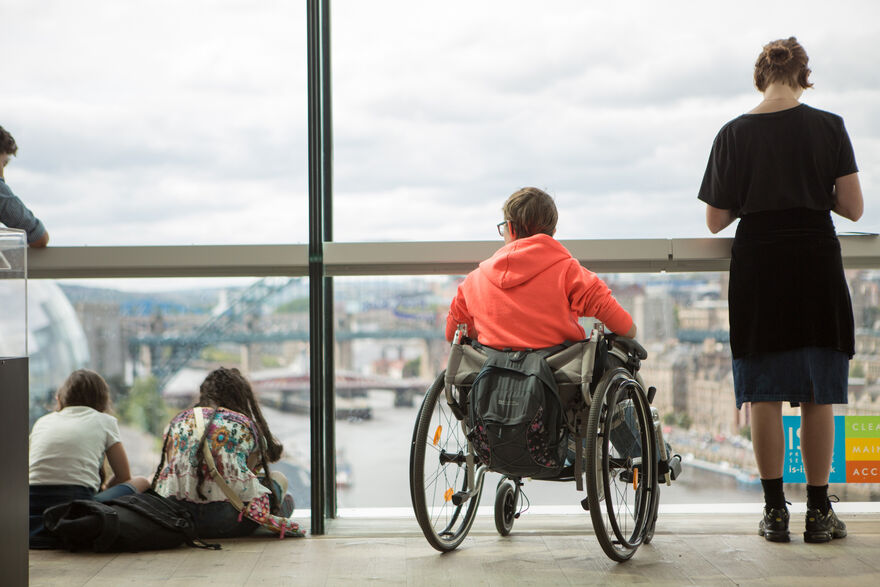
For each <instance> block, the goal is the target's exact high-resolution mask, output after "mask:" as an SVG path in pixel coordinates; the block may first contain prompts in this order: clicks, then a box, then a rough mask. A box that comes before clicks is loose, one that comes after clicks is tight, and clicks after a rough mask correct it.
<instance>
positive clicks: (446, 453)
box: [410, 329, 676, 562]
mask: <svg viewBox="0 0 880 587" xmlns="http://www.w3.org/2000/svg"><path fill="white" fill-rule="evenodd" d="M469 343H470V341H469V339H467V338H466V337H465V336H464V333H463V331H462V330H459V331H458V333H457V334H456V337H455V340H454V341H453V344H452V348H451V350H450V354H449V361H448V363H447V368H446V370H444V371H443V372H442V373H440V375H439V376H438V377H437V379H436V380H435V381H434V383H433V384H432V385H431V386H430V388H429V389H428V390H427V392H426V394H425V398H424V400H423V402H422V406H421V408H420V410H419V414H418V416H417V418H416V424H415V427H414V430H413V439H412V444H411V447H410V496H411V499H412V503H413V509H414V511H415V514H416V519H417V520H418V522H419V526H420V527H421V529H422V532H423V533H424V535H425V538H426V539H427V540H428V542H429V543H430V544H431V546H432V547H434V548H435V549H437V550H439V551H441V552H447V551H450V550H454V549H455V548H457V547H458V546H459V545H460V544H461V543H462V541H463V540H464V539H465V538H466V536H467V534H468V532H469V531H470V528H471V526H472V525H473V522H474V519H475V517H476V513H477V508H478V506H479V502H480V498H481V494H482V490H483V481H484V478H485V474H486V473H487V472H489V471H490V469H489V468H488V467H487V466H486V465H485V464H483V463H480V462H479V461H478V457H477V456H476V455H475V453H474V450H473V447H472V445H471V443H470V441H469V440H468V439H467V432H468V426H469V424H468V421H467V420H468V418H467V414H468V410H467V401H468V393H469V391H470V384H471V383H472V382H473V380H474V379H475V378H476V375H477V373H479V371H480V369H481V368H482V365H483V363H484V362H485V360H486V355H485V354H483V353H482V352H480V351H479V350H478V349H476V348H474V347H472V346H471V345H470V344H469ZM645 358H647V352H646V351H645V350H644V349H643V348H642V347H641V345H639V344H638V343H637V342H636V341H634V340H632V339H625V338H617V337H615V336H614V335H604V334H602V332H601V330H600V329H594V330H593V331H592V332H591V333H590V337H589V338H588V339H586V340H584V341H580V342H577V343H574V344H572V345H570V346H568V347H566V348H564V349H563V350H561V351H559V352H557V353H554V354H553V355H551V356H549V357H547V359H546V360H547V363H548V364H549V365H550V367H551V370H552V371H553V373H554V378H555V379H556V382H557V385H558V386H559V392H560V399H561V400H562V405H563V409H564V413H565V418H564V420H565V426H566V429H567V432H568V438H570V439H573V443H574V452H575V455H574V462H573V463H572V464H570V465H568V466H566V467H565V468H563V470H562V471H561V472H560V474H559V476H558V477H553V478H551V479H541V480H542V481H544V480H546V481H575V483H576V485H577V490H578V491H583V488H584V479H585V478H586V488H587V497H586V499H584V500H583V501H582V502H581V505H582V506H583V507H584V509H587V510H589V512H590V516H591V518H592V523H593V529H594V531H595V534H596V537H597V539H598V541H599V543H600V545H601V546H602V549H603V550H604V552H605V553H606V555H608V557H609V558H611V559H612V560H615V561H618V562H622V561H625V560H628V559H629V558H630V557H632V555H633V554H634V553H635V551H636V550H637V549H638V547H639V546H640V545H641V544H646V543H648V542H650V541H651V539H652V538H653V534H654V527H655V524H656V520H657V509H658V505H659V484H660V483H661V482H664V483H666V484H669V483H670V482H671V481H672V480H673V479H674V478H675V474H674V473H675V472H676V469H675V468H671V467H670V459H671V458H672V457H670V455H668V454H667V450H666V443H665V441H664V439H663V433H662V430H661V428H660V426H659V415H658V413H657V410H656V408H653V407H651V406H650V404H651V401H652V400H653V398H654V394H655V392H656V390H655V389H654V388H653V387H651V388H648V389H647V391H646V389H645V385H644V381H643V380H642V378H641V376H640V375H639V373H638V371H639V366H640V362H641V361H642V360H644V359H645ZM596 406H597V407H598V408H597V409H596V408H595V407H596ZM624 424H625V426H623V427H621V426H622V425H624ZM645 454H653V455H655V458H650V459H643V458H642V455H645ZM434 465H436V469H431V467H432V466H434ZM497 472H499V473H501V474H502V479H501V481H500V482H499V484H498V487H497V488H496V495H495V527H496V529H497V531H498V532H499V534H501V535H502V536H506V535H507V534H509V533H510V531H511V529H512V527H513V522H514V521H515V519H516V518H518V517H519V513H518V511H517V510H518V507H519V503H520V500H521V496H522V492H521V489H520V488H521V486H522V479H521V478H519V477H516V476H512V475H507V474H505V473H504V471H497ZM630 489H631V490H630Z"/></svg>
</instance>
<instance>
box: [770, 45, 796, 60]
mask: <svg viewBox="0 0 880 587" xmlns="http://www.w3.org/2000/svg"><path fill="white" fill-rule="evenodd" d="M793 57H794V55H793V54H792V52H791V49H789V48H788V47H786V46H784V45H775V46H773V47H769V48H768V49H767V61H769V62H770V63H772V64H773V65H785V64H786V63H788V62H789V61H791V59H792V58H793Z"/></svg>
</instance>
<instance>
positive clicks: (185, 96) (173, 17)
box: [0, 0, 308, 245]
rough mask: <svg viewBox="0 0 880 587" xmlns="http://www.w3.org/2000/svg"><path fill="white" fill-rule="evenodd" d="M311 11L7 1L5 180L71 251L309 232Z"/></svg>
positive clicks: (272, 5)
mask: <svg viewBox="0 0 880 587" xmlns="http://www.w3.org/2000/svg"><path fill="white" fill-rule="evenodd" d="M305 17H306V11H305V6H301V5H300V4H296V3H283V2H260V3H256V4H255V3H250V2H219V3H218V2H182V3H181V2H172V1H170V0H159V1H157V2H154V3H152V4H150V5H149V6H146V5H139V4H131V3H125V2H122V3H120V2H114V1H112V0H84V1H83V2H77V3H64V2H56V3H53V4H52V6H51V9H46V8H43V9H37V8H35V7H34V5H33V4H32V3H29V2H26V1H19V0H12V1H11V2H7V3H4V6H3V20H4V22H6V23H10V24H11V23H15V26H9V27H7V30H6V31H5V32H4V34H3V46H4V48H5V53H6V54H7V55H8V57H7V58H6V59H4V65H3V73H4V78H5V82H4V91H3V93H2V95H0V112H2V113H3V120H2V121H0V123H2V125H3V127H4V128H5V129H6V130H8V131H9V132H11V133H12V135H13V136H14V137H15V139H16V141H17V143H18V146H19V150H18V156H17V157H15V158H14V159H13V160H12V162H11V163H10V165H9V166H8V167H7V169H6V180H7V182H8V183H9V186H10V187H11V188H12V190H13V191H14V192H15V193H16V194H17V195H18V196H19V197H21V198H22V199H23V200H24V201H25V202H26V203H27V204H28V206H29V207H30V208H31V209H32V210H33V211H34V213H35V214H36V215H37V216H38V217H39V218H41V219H42V220H43V222H44V223H45V225H46V227H47V229H48V230H49V232H50V234H51V236H52V242H53V244H57V245H80V244H90V245H105V244H116V245H134V244H226V243H230V242H232V243H279V242H304V241H306V240H307V235H308V230H307V214H306V213H305V212H304V211H305V210H306V207H307V204H306V202H307V192H308V177H307V164H308V157H307V131H306V129H307V118H306V101H307V93H306V51H305V35H306V25H305Z"/></svg>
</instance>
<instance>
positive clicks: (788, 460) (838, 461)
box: [782, 416, 846, 483]
mask: <svg viewBox="0 0 880 587" xmlns="http://www.w3.org/2000/svg"><path fill="white" fill-rule="evenodd" d="M844 418H845V416H834V454H833V456H832V458H831V475H830V476H829V478H828V482H829V483H846V425H845V423H844ZM782 431H783V433H784V434H785V469H784V470H783V472H782V479H783V480H784V481H785V482H786V483H806V482H807V477H806V475H805V474H804V461H803V459H802V458H801V417H800V416H783V417H782Z"/></svg>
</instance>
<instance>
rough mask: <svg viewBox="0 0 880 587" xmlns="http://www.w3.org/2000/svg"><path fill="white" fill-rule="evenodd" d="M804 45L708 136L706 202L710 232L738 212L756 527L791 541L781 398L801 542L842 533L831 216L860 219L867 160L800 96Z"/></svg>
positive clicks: (848, 308) (744, 392) (838, 317)
mask: <svg viewBox="0 0 880 587" xmlns="http://www.w3.org/2000/svg"><path fill="white" fill-rule="evenodd" d="M807 61H808V58H807V54H806V52H805V51H804V48H803V47H802V46H801V45H800V43H798V42H797V39H795V38H794V37H790V38H788V39H780V40H777V41H772V42H770V43H768V44H767V45H766V46H765V47H764V49H763V51H762V52H761V54H760V56H759V57H758V60H757V62H756V63H755V86H756V87H757V88H758V90H759V91H760V92H762V93H763V95H764V99H763V100H762V101H761V103H760V104H758V105H757V106H756V107H755V108H754V109H753V110H752V111H750V112H749V113H747V114H743V115H742V116H739V117H738V118H735V119H734V120H732V121H730V122H729V123H727V124H726V125H725V126H724V127H723V128H722V129H721V131H720V132H719V133H718V136H717V137H716V138H715V142H714V144H713V145H712V152H711V153H710V155H709V163H708V165H707V167H706V173H705V176H704V177H703V184H702V186H701V187H700V194H699V198H700V199H701V200H703V201H704V202H705V203H706V205H707V206H706V224H707V225H708V227H709V230H711V231H712V232H713V233H716V232H718V231H720V230H721V229H723V228H725V227H726V226H728V225H729V224H730V223H732V222H733V221H734V220H735V219H736V218H739V219H740V220H739V224H738V226H737V228H736V237H735V239H734V242H733V249H732V251H731V257H730V289H729V295H728V297H729V304H730V347H731V351H732V353H733V378H734V388H735V392H736V406H737V408H741V407H742V404H743V403H745V402H749V403H750V404H751V431H752V442H753V445H754V450H755V460H756V461H757V465H758V471H759V473H760V475H761V484H762V486H763V488H764V500H765V502H766V505H765V507H764V517H763V519H762V520H761V522H760V524H759V529H758V533H759V534H760V535H761V536H764V538H766V539H767V540H772V541H775V542H787V541H788V540H789V535H788V519H789V515H788V508H787V507H786V501H785V496H784V494H783V489H782V472H783V462H784V450H785V448H784V447H785V445H784V437H783V428H782V402H784V401H787V402H790V404H791V405H792V406H800V410H801V434H800V436H801V454H802V456H803V462H804V470H805V473H806V480H807V515H806V529H805V532H804V540H805V541H807V542H829V541H830V540H831V539H832V538H842V537H844V536H846V525H845V524H844V523H843V522H841V521H840V520H838V518H837V516H836V515H835V513H834V511H833V510H832V509H831V503H830V501H829V499H828V475H829V472H830V469H831V456H832V451H833V449H834V415H833V411H832V404H845V403H847V376H848V372H849V359H850V358H852V356H853V353H854V336H853V315H852V304H851V302H850V297H849V289H848V287H847V284H846V279H845V277H844V273H843V263H842V260H841V256H840V243H839V242H838V240H837V236H836V234H835V230H834V224H833V222H832V220H831V212H832V211H833V212H835V213H837V214H839V215H841V216H843V217H844V218H848V219H850V220H852V221H856V220H858V219H859V218H860V217H861V215H862V208H863V202H862V191H861V187H860V186H859V178H858V173H857V171H858V168H857V167H856V162H855V156H854V154H853V149H852V145H851V144H850V140H849V136H848V135H847V132H846V128H845V127H844V124H843V119H842V118H841V117H840V116H837V115H836V114H831V113H830V112H824V111H822V110H817V109H815V108H811V107H810V106H807V105H806V104H802V103H800V102H799V101H798V99H799V98H800V96H801V93H802V92H803V91H804V89H806V88H809V87H812V85H813V84H812V83H810V82H809V79H808V78H809V75H810V69H809V67H807Z"/></svg>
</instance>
